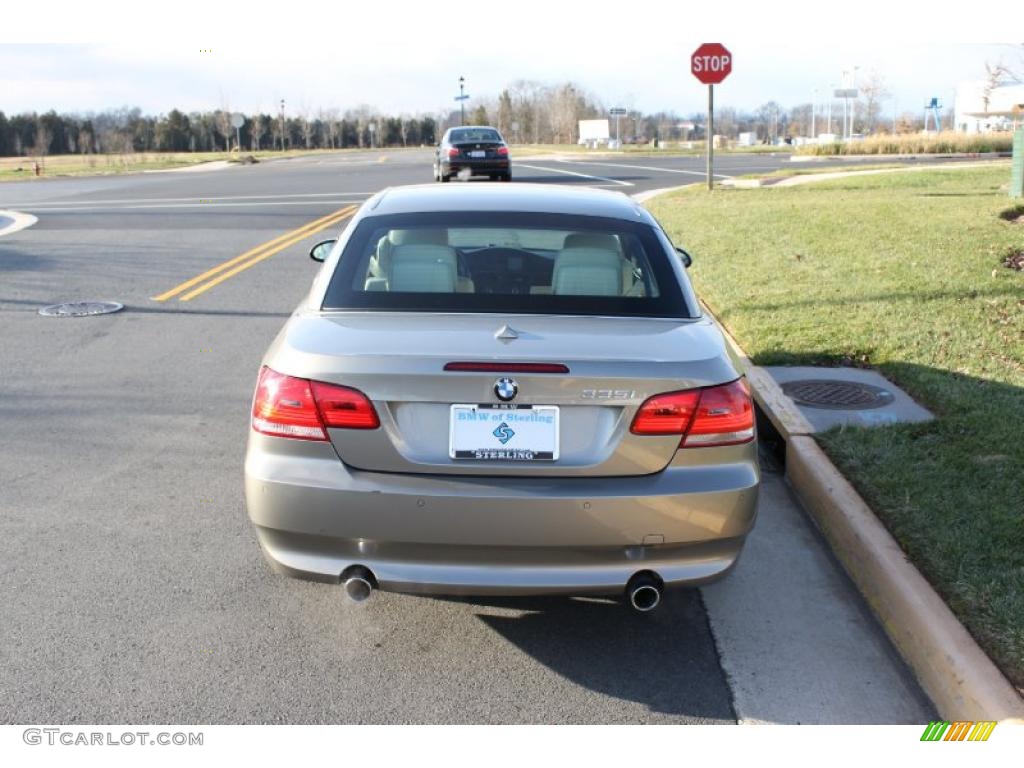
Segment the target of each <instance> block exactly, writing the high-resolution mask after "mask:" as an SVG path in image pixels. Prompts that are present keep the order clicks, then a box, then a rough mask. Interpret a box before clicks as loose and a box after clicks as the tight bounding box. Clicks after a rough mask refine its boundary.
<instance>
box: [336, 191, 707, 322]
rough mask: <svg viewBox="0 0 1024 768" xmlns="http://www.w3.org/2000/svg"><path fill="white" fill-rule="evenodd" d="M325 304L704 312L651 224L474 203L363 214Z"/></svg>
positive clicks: (645, 313)
mask: <svg viewBox="0 0 1024 768" xmlns="http://www.w3.org/2000/svg"><path fill="white" fill-rule="evenodd" d="M323 308H324V309H381V310H391V311H393V310H399V311H401V310H410V311H435V312H501V313H517V314H574V315H613V316H616V315H619V316H647V317H692V316H694V313H692V312H691V311H690V308H689V307H688V306H687V303H686V300H685V299H684V297H683V293H682V291H681V289H680V286H679V281H678V278H677V277H676V274H675V272H673V270H672V266H671V263H670V256H669V255H668V254H666V252H665V250H664V247H663V246H662V244H661V242H660V240H659V239H658V237H657V235H656V233H655V231H654V229H653V228H652V227H650V226H649V225H647V224H643V223H639V222H635V223H634V222H628V221H621V220H618V219H605V218H598V217H591V216H567V215H556V214H535V213H531V214H525V213H494V212H472V211H467V212H458V213H430V214H405V215H391V216H373V217H368V218H365V219H363V220H362V221H361V222H360V223H359V225H358V226H357V227H356V230H355V231H354V232H353V233H352V236H351V237H350V238H349V241H348V243H347V245H346V246H345V250H344V252H343V253H342V255H341V260H340V261H339V262H338V265H337V267H336V269H335V272H334V274H333V275H332V277H331V282H330V285H329V286H328V288H327V294H326V296H325V297H324V304H323Z"/></svg>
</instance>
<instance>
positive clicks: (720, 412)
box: [683, 379, 754, 448]
mask: <svg viewBox="0 0 1024 768" xmlns="http://www.w3.org/2000/svg"><path fill="white" fill-rule="evenodd" d="M753 439H754V404H753V403H752V402H751V400H750V389H749V388H748V387H747V382H746V381H745V380H744V379H737V380H736V381H734V382H732V383H731V384H723V385H722V386H720V387H709V388H708V389H705V390H703V391H702V392H701V396H700V405H698V406H697V413H696V415H695V416H694V418H693V423H692V424H691V425H690V429H689V431H688V432H687V433H686V439H685V440H684V441H683V447H684V448H706V447H709V446H712V445H736V444H738V443H747V442H750V441H751V440H753Z"/></svg>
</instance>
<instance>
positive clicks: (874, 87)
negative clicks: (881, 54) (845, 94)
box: [854, 72, 889, 133]
mask: <svg viewBox="0 0 1024 768" xmlns="http://www.w3.org/2000/svg"><path fill="white" fill-rule="evenodd" d="M860 95H861V96H862V97H863V98H864V108H863V109H862V110H861V124H860V128H861V130H860V132H861V133H874V132H875V129H876V128H877V127H878V121H879V118H880V117H881V116H882V104H883V103H884V102H885V100H886V99H887V98H889V91H887V90H886V88H885V80H884V78H883V77H882V76H881V75H880V74H878V73H877V72H872V73H871V74H870V75H869V76H868V78H867V80H865V81H864V82H863V83H862V84H861V86H860ZM854 113H855V114H856V110H854Z"/></svg>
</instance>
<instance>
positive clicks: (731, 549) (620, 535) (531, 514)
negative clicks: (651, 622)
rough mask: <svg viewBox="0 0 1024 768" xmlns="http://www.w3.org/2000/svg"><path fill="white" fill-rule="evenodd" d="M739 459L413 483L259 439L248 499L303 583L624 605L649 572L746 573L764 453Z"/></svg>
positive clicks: (686, 577)
mask: <svg viewBox="0 0 1024 768" xmlns="http://www.w3.org/2000/svg"><path fill="white" fill-rule="evenodd" d="M735 453H737V452H736V451H734V454H735ZM738 453H740V454H742V456H743V458H742V460H738V461H734V462H733V463H728V464H719V465H714V466H674V465H670V467H669V468H667V469H665V470H664V471H662V472H659V473H657V474H655V475H649V476H642V477H617V478H616V477H600V478H599V477H595V478H543V479H540V478H522V477H518V478H512V477H478V476H472V477H471V476H451V475H445V476H441V475H399V474H388V473H380V472H366V471H361V470H355V469H352V468H349V467H347V466H346V465H345V464H343V463H342V462H341V461H340V460H339V459H338V457H337V454H336V453H335V452H334V449H333V448H332V446H331V445H330V444H328V443H306V442H303V441H294V440H286V439H282V438H274V437H267V436H264V435H259V434H256V433H251V434H250V440H249V450H248V453H247V456H246V465H245V492H246V502H247V505H248V509H249V516H250V518H251V520H252V522H253V523H254V524H255V526H256V532H257V537H258V538H259V541H260V544H261V545H262V548H263V551H264V553H265V555H266V556H267V558H268V560H269V561H270V562H271V564H272V565H273V566H274V567H275V569H277V570H278V571H281V572H284V573H287V574H289V575H292V576H299V577H304V578H311V579H316V580H320V581H330V582H337V581H338V580H339V579H340V577H341V574H342V572H343V571H345V570H346V569H347V568H349V567H351V566H354V565H360V566H363V567H366V568H368V569H369V570H370V571H372V573H373V575H374V577H375V578H376V580H377V584H378V586H379V587H380V588H381V589H386V590H393V591H400V592H431V593H442V594H543V593H568V594H585V593H594V594H611V593H616V592H619V591H621V590H622V589H623V588H624V586H625V584H626V582H627V581H628V580H629V578H630V577H631V576H633V575H634V574H635V573H637V572H639V571H654V572H655V573H657V574H658V576H660V577H661V579H662V580H663V581H664V582H665V584H666V585H678V584H691V585H692V584H700V583H703V582H706V581H710V580H713V579H715V578H717V577H719V576H722V575H723V574H725V573H726V572H727V571H728V570H729V569H730V568H731V567H732V566H733V564H734V563H735V562H736V559H737V557H738V556H739V553H740V550H741V549H742V546H743V541H744V537H745V536H746V534H747V532H748V531H749V530H750V529H751V527H752V526H753V524H754V518H755V515H756V507H757V490H758V483H759V476H758V470H757V464H756V449H755V448H754V447H753V444H750V446H747V447H744V448H743V450H742V451H739V452H738Z"/></svg>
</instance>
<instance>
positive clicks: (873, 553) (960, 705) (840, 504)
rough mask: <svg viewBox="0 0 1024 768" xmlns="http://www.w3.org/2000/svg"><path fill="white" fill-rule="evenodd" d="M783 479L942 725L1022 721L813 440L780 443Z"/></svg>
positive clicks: (1013, 697) (1022, 711)
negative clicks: (947, 722)
mask: <svg viewBox="0 0 1024 768" xmlns="http://www.w3.org/2000/svg"><path fill="white" fill-rule="evenodd" d="M786 478H787V480H788V481H789V483H790V485H791V486H792V487H793V489H794V490H795V491H796V493H797V495H798V496H799V498H800V501H801V503H802V504H803V506H804V509H806V510H807V512H808V513H809V514H810V515H811V517H813V518H814V520H815V522H816V523H817V525H818V527H819V528H820V529H821V531H822V533H824V535H825V538H826V539H827V540H828V542H829V544H830V545H831V547H832V551H833V552H835V554H836V556H837V557H838V558H839V561H840V562H841V563H842V564H843V567H844V568H845V569H846V571H847V573H849V574H850V576H851V577H852V578H853V580H854V582H855V583H856V585H857V588H858V589H859V590H860V592H861V594H863V595H864V598H865V600H867V602H868V605H870V606H871V609H872V610H873V611H874V612H875V615H876V616H878V618H879V620H880V621H881V622H882V626H883V627H884V628H885V632H886V634H887V635H888V636H889V639H890V640H892V642H893V645H895V646H896V648H897V650H898V651H899V652H900V654H901V655H902V656H903V658H904V659H905V660H906V662H907V663H908V664H909V665H910V667H911V668H912V669H913V670H914V673H915V674H916V676H917V679H918V682H920V684H921V687H922V688H923V689H924V690H925V693H927V694H928V696H929V697H930V698H931V700H932V702H933V703H934V704H935V707H936V709H938V711H939V714H940V715H941V716H942V717H943V718H944V719H948V720H997V721H1017V722H1024V701H1022V700H1021V697H1020V696H1019V695H1018V694H1017V692H1016V690H1015V689H1014V687H1013V686H1012V685H1011V684H1010V683H1009V681H1007V679H1006V678H1005V677H1003V674H1002V673H1001V672H1000V671H999V670H998V669H997V668H996V666H995V664H993V663H992V660H991V659H989V657H988V656H987V655H986V654H985V652H984V651H982V649H981V648H980V647H979V646H978V644H977V643H976V642H975V641H974V638H973V637H971V635H970V633H968V631H967V630H966V629H965V628H964V626H963V625H962V624H961V623H960V621H959V620H958V619H957V618H956V616H954V615H953V612H952V611H951V610H950V609H949V607H948V606H947V605H946V603H945V602H944V601H943V600H942V598H941V597H939V595H938V593H936V592H935V590H934V589H933V588H932V586H931V585H930V584H929V583H928V582H927V581H926V580H925V578H924V577H923V576H922V575H921V573H920V572H919V571H918V570H917V568H915V567H914V566H913V565H912V564H911V563H910V561H909V560H907V557H906V555H905V554H904V553H903V550H901V549H900V546H899V544H897V543H896V540H895V539H893V537H892V536H891V535H890V534H889V532H888V531H887V530H886V529H885V526H884V525H882V523H881V521H879V519H878V518H877V517H875V515H874V513H873V512H872V511H871V509H870V508H869V507H868V505H867V504H866V503H865V502H864V500H863V499H862V498H861V497H860V495H859V494H858V493H857V492H856V491H855V490H854V488H853V486H851V485H850V483H849V482H848V481H847V480H846V478H844V477H843V476H842V475H841V474H840V472H839V470H838V469H836V467H835V465H834V464H832V462H831V461H830V460H829V459H828V457H827V456H826V455H825V452H824V451H822V449H821V448H820V447H819V446H818V444H817V442H815V440H814V438H812V437H809V436H804V435H794V436H793V437H792V438H790V439H789V440H787V441H786Z"/></svg>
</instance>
